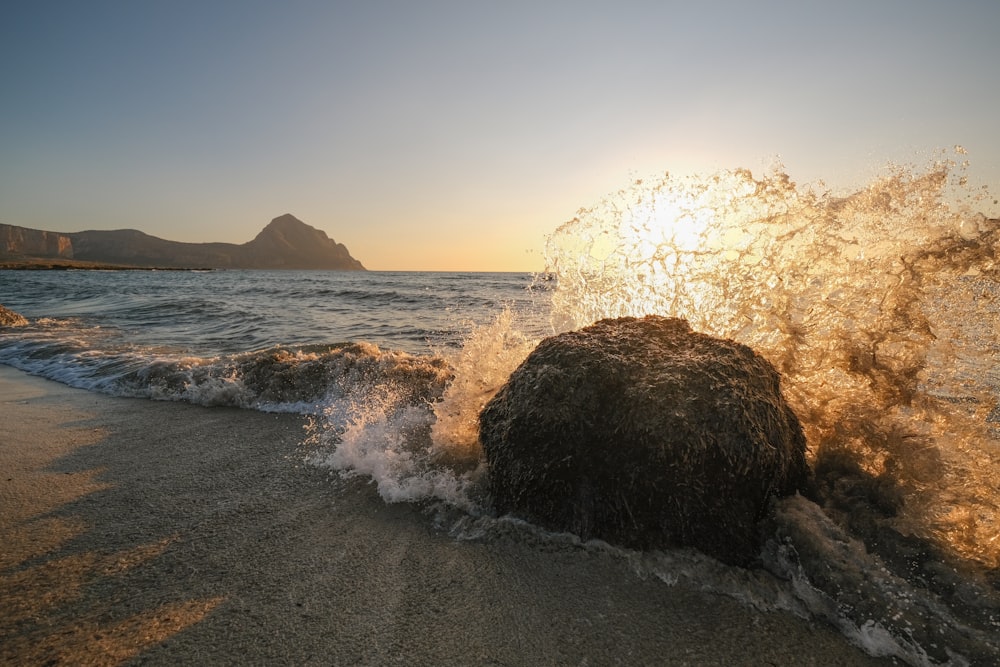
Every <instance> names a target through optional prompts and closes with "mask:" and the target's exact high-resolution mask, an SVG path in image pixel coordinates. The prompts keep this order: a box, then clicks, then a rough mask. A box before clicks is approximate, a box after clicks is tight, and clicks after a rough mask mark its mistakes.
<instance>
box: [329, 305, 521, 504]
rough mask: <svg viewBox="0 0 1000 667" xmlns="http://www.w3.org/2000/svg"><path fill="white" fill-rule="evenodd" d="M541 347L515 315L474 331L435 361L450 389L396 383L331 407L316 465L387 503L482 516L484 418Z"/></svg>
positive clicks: (498, 317)
mask: <svg viewBox="0 0 1000 667" xmlns="http://www.w3.org/2000/svg"><path fill="white" fill-rule="evenodd" d="M537 342H538V341H537V340H532V339H530V338H528V337H527V336H525V335H524V334H523V333H521V331H520V329H519V328H518V326H517V316H516V314H515V313H514V311H513V310H511V309H509V308H504V309H503V310H502V311H501V312H500V313H499V314H497V315H496V317H495V318H494V319H493V320H492V321H491V322H488V323H486V324H483V325H478V326H476V325H471V324H470V325H469V333H468V335H467V336H466V338H465V340H464V342H463V344H462V346H461V347H460V348H459V349H457V350H446V351H442V352H439V356H438V357H436V359H438V360H439V361H441V362H442V364H443V365H446V366H447V368H449V369H451V370H450V373H449V379H448V382H447V386H443V385H441V384H439V383H438V382H435V383H432V384H426V381H424V380H421V381H420V382H419V383H417V384H418V385H419V390H417V391H415V388H414V386H411V385H413V384H414V383H412V382H411V383H407V382H404V381H403V380H402V378H395V379H393V380H392V381H389V382H381V381H380V382H375V383H368V384H369V385H370V386H369V387H368V388H367V390H365V391H360V392H358V391H357V390H356V389H355V394H356V395H355V397H354V398H353V399H352V400H351V401H349V402H347V403H346V404H345V403H344V402H343V401H340V400H333V401H331V402H330V403H329V406H328V408H327V412H326V414H325V415H324V417H325V421H324V422H316V421H315V420H314V422H313V424H312V426H311V429H310V430H311V431H312V433H313V436H312V437H313V439H314V440H315V441H316V443H317V444H318V445H320V450H319V452H318V453H317V454H316V455H314V456H313V457H312V458H313V462H314V463H317V464H319V465H323V466H329V467H332V468H334V469H336V470H340V471H341V472H342V474H344V475H347V476H353V475H364V476H368V477H370V478H371V479H372V481H373V482H374V483H375V484H376V485H377V487H378V491H379V494H380V495H381V496H382V498H383V499H384V500H386V501H387V502H400V501H422V500H428V499H431V500H443V501H445V502H447V503H449V504H450V505H453V506H455V507H458V508H461V509H464V510H466V511H469V512H473V513H475V512H478V510H479V504H478V502H477V498H478V495H479V494H478V492H477V488H478V487H477V484H478V482H479V480H480V478H481V477H482V472H483V468H482V462H481V451H480V447H479V426H478V419H479V412H480V411H481V410H482V408H483V406H484V405H485V404H486V402H487V401H489V399H490V398H491V397H492V396H493V395H494V394H495V393H496V392H497V390H499V388H500V387H501V385H503V383H504V382H505V381H506V380H507V377H508V376H509V375H510V374H511V372H513V370H514V369H515V368H516V367H517V365H518V364H519V363H520V362H521V361H522V360H523V359H524V358H525V357H526V356H527V355H528V353H529V352H530V351H531V350H532V349H533V348H534V347H535V345H536V344H537ZM437 379H438V378H435V380H437ZM360 384H362V383H359V382H358V381H357V380H354V382H353V383H352V386H353V387H357V386H359V385H360ZM334 398H337V397H334ZM338 424H339V425H340V426H339V427H338V426H337V425H338ZM331 425H334V428H330V426H331ZM330 443H333V444H334V445H335V446H334V448H333V450H332V452H327V451H326V450H325V445H327V444H330Z"/></svg>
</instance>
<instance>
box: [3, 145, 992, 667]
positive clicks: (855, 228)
mask: <svg viewBox="0 0 1000 667" xmlns="http://www.w3.org/2000/svg"><path fill="white" fill-rule="evenodd" d="M962 153H963V152H962V150H961V149H960V148H956V151H955V153H954V155H952V154H951V153H949V154H947V155H945V154H942V155H941V156H939V157H938V158H937V159H934V160H932V161H930V162H929V163H928V164H924V165H920V166H892V165H890V166H889V167H887V168H886V169H885V170H883V172H882V173H880V174H879V175H878V176H876V177H874V178H872V179H871V180H870V181H869V182H867V183H865V184H864V185H863V186H862V187H859V188H857V189H855V190H854V191H849V192H832V191H830V190H829V189H827V188H826V187H825V186H824V185H823V184H822V183H811V184H805V185H802V184H797V183H795V182H794V181H793V180H792V179H791V178H790V177H789V176H788V175H787V174H785V173H784V171H783V170H782V169H781V167H780V166H779V167H774V168H772V169H771V170H770V171H768V172H767V173H764V174H754V173H752V172H751V171H749V170H747V169H730V170H720V171H718V172H715V173H712V174H708V175H685V176H677V175H673V174H670V173H661V174H657V175H655V176H653V177H651V178H646V179H633V180H631V181H630V182H628V183H627V184H626V185H625V186H624V187H622V188H621V189H620V190H618V191H615V192H612V193H610V194H608V195H607V196H606V197H605V198H603V199H601V200H599V201H598V202H597V203H594V204H591V205H590V206H588V207H585V208H581V209H580V210H579V211H577V212H576V214H575V215H574V216H573V217H572V218H571V219H570V220H568V221H565V222H563V223H562V224H555V225H553V229H552V232H551V234H550V235H549V236H548V238H547V242H546V246H545V248H544V257H545V265H546V266H545V270H544V271H542V272H539V273H534V274H529V273H484V272H444V273H435V272H392V271H354V272H336V271H232V270H218V271H152V270H151V271H146V270H142V271H137V270H129V271H124V270H123V271H98V270H58V271H57V270H48V271H14V270H6V271H0V304H2V305H4V306H6V307H7V308H9V309H11V310H13V311H15V312H17V313H20V314H21V315H23V316H24V317H25V318H27V320H28V323H27V325H25V326H17V327H6V328H0V363H3V364H6V365H9V366H12V367H14V368H18V369H21V370H23V371H25V372H26V373H30V374H32V375H37V376H41V377H45V378H49V379H51V380H55V381H57V382H61V383H65V384H67V385H70V386H73V387H78V388H82V389H85V390H89V391H93V392H100V393H103V394H109V395H114V396H127V397H134V398H137V399H146V400H165V401H183V402H188V403H193V404H197V405H204V406H235V407H238V408H242V409H246V410H258V411H269V412H292V413H299V414H302V415H304V416H305V417H306V422H307V427H306V428H305V429H304V431H303V435H302V438H303V452H304V453H303V457H304V459H305V460H306V461H307V462H308V464H310V465H315V466H319V467H323V468H327V469H330V470H331V471H333V472H334V473H335V474H337V475H342V476H362V477H365V478H368V479H370V480H371V482H372V483H373V484H374V485H375V486H376V488H377V489H378V493H379V494H380V495H381V497H382V498H383V499H384V500H385V502H390V503H395V502H406V503H417V504H420V505H422V506H425V507H427V508H429V512H431V513H432V514H433V516H434V519H433V520H434V521H435V522H436V524H437V525H438V526H440V527H441V528H442V529H443V530H447V531H449V533H450V534H451V535H452V536H453V537H454V539H456V540H500V539H529V538H528V537H526V536H530V540H531V543H532V544H536V543H538V540H540V539H541V540H553V541H558V542H560V543H563V544H566V543H569V544H573V545H575V548H579V549H598V550H601V551H602V552H605V553H614V554H616V556H617V557H620V558H622V559H623V560H625V561H627V562H628V563H630V564H631V566H632V567H633V569H634V571H635V573H636V576H639V577H643V578H646V579H648V580H649V585H681V584H683V585H689V586H695V587H697V588H698V589H699V590H706V591H711V592H715V593H718V594H721V595H726V596H729V597H732V598H734V599H737V600H739V601H741V602H743V603H744V604H746V605H747V606H748V607H750V608H753V609H755V610H759V611H761V612H762V613H763V612H766V611H772V610H783V611H787V612H791V613H794V614H796V615H799V616H801V617H804V618H810V619H816V620H818V621H820V622H824V623H830V624H832V625H834V626H835V627H837V628H839V629H840V630H841V632H843V634H844V636H845V637H846V638H847V640H849V641H850V642H852V643H854V644H856V645H858V646H859V647H861V648H862V649H863V650H865V651H867V652H868V653H870V654H872V655H876V656H892V657H895V658H896V659H898V660H899V661H901V662H903V663H905V664H911V665H933V664H955V665H963V664H972V665H978V664H984V665H985V664H1000V409H998V407H997V406H998V396H1000V390H998V388H1000V365H998V363H997V362H998V355H1000V264H998V260H1000V221H998V220H996V219H992V218H990V217H987V216H986V215H984V214H983V213H982V211H983V210H984V207H987V206H988V205H989V204H990V202H992V203H993V204H994V205H995V201H994V200H992V199H991V195H990V193H988V192H986V191H985V190H983V189H975V188H972V187H971V186H970V185H969V182H968V179H967V177H966V176H965V173H964V172H965V168H966V167H967V163H965V162H963V161H962V159H963V158H962ZM646 314H658V315H669V316H675V317H683V318H685V319H687V320H688V321H689V323H690V324H691V326H692V328H694V329H695V330H697V331H702V332H704V333H708V334H712V335H716V336H719V337H724V338H731V339H734V340H737V341H740V342H742V343H745V344H746V345H749V346H750V347H752V348H753V349H754V350H756V351H757V352H758V353H759V354H761V355H762V356H764V357H765V358H766V359H768V360H769V361H770V362H771V363H772V364H773V365H774V367H775V368H776V369H777V370H778V371H779V372H780V374H781V378H782V379H781V382H782V391H783V393H784V395H785V398H786V400H787V401H788V402H789V404H790V405H791V406H792V408H793V409H794V411H795V412H796V414H797V415H798V417H799V419H800V421H801V422H802V426H803V430H804V432H805V434H806V438H807V441H808V447H809V452H808V457H809V461H810V464H811V466H812V468H813V470H814V472H815V475H816V482H817V492H816V497H815V498H812V499H808V500H807V499H804V498H801V497H795V498H792V499H787V500H786V501H784V504H783V505H781V506H780V507H779V508H778V509H777V510H776V511H777V513H778V515H779V517H780V518H781V521H783V522H784V525H786V526H788V525H794V527H795V529H794V530H792V531H784V532H781V533H775V534H774V535H772V536H771V537H770V538H769V539H767V540H766V541H765V545H764V547H763V549H762V552H761V554H760V557H759V559H757V561H756V562H755V563H754V564H753V565H752V566H750V567H747V568H741V567H732V566H727V565H724V564H722V563H719V562H717V561H714V560H713V559H711V558H709V557H707V556H703V555H701V554H698V553H697V552H693V551H691V550H685V549H677V550H674V551H670V550H667V551H662V550H658V551H650V552H639V551H634V550H628V549H624V548H620V547H615V546H613V545H608V544H604V543H601V542H598V541H585V540H581V539H579V538H578V537H576V536H573V535H567V534H554V533H550V532H546V531H544V530H542V529H540V528H538V527H536V526H532V525H530V524H528V523H526V522H524V521H521V520H519V519H517V518H516V517H504V516H496V515H495V514H494V513H492V512H491V511H490V508H489V501H488V495H487V494H486V492H485V491H484V486H485V484H484V481H483V480H484V478H485V477H486V476H487V475H488V474H489V471H488V466H487V465H486V464H485V462H484V461H483V456H482V452H481V449H480V447H479V443H478V430H477V429H478V421H477V418H478V414H479V411H480V410H481V409H482V407H483V406H484V405H485V404H486V402H487V401H489V399H490V398H491V397H492V396H493V395H494V394H495V393H496V392H497V390H498V389H499V388H500V387H501V386H502V385H503V384H504V382H505V381H506V380H507V378H508V377H509V376H510V374H511V372H512V371H513V370H514V369H515V368H517V366H518V365H519V364H520V363H521V362H522V361H523V360H524V358H525V357H526V356H527V355H528V354H529V353H530V351H531V350H532V349H533V348H534V347H535V346H536V345H537V344H538V342H539V341H540V340H542V339H543V338H545V337H547V336H551V335H555V334H557V333H560V332H563V331H567V330H571V329H575V328H579V327H582V326H585V325H587V324H590V323H592V322H594V321H597V320H599V319H602V318H607V317H622V316H642V315H646ZM429 520H430V519H429ZM779 523H780V522H779ZM518 536H521V537H518ZM795 536H797V537H795Z"/></svg>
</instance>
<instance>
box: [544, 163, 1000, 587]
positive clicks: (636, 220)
mask: <svg viewBox="0 0 1000 667" xmlns="http://www.w3.org/2000/svg"><path fill="white" fill-rule="evenodd" d="M959 152H961V151H960V150H959ZM965 166H966V165H965V164H962V165H957V164H956V163H955V162H954V161H952V160H949V159H941V160H939V161H937V162H935V163H933V164H932V165H930V166H929V167H928V168H926V169H925V170H923V171H918V170H914V169H906V168H901V167H892V168H890V169H889V171H888V174H887V175H885V176H884V177H882V178H879V179H878V180H876V181H874V182H873V183H872V184H871V185H869V186H868V187H866V188H865V189H863V190H861V191H859V192H856V193H854V194H852V195H849V196H843V197H836V196H833V195H831V194H830V193H829V192H825V191H823V190H821V189H820V188H819V187H799V186H797V185H796V184H795V183H793V182H792V181H791V180H790V179H789V177H788V176H787V175H785V174H784V173H782V172H781V171H780V169H775V170H773V171H772V172H771V173H769V174H767V175H765V176H763V177H761V178H756V177H754V176H753V175H752V174H751V173H750V172H749V171H747V170H742V169H739V170H734V171H723V172H719V173H716V174H713V175H711V176H708V177H696V176H692V177H683V178H677V177H673V176H670V175H669V174H667V175H664V176H662V177H660V178H657V179H653V180H651V181H645V180H644V181H636V182H634V183H633V184H632V185H631V186H630V187H628V188H626V189H624V190H621V191H619V192H618V193H616V194H614V195H612V196H610V197H608V198H607V199H605V200H604V201H602V202H601V203H600V204H598V205H597V206H595V207H593V208H591V209H587V210H581V211H580V212H579V213H578V215H577V216H576V217H575V218H574V219H573V220H571V221H569V222H567V223H566V224H564V225H563V226H561V227H560V228H559V229H557V230H556V232H555V233H554V234H553V235H552V236H551V237H550V238H549V241H548V245H547V248H546V258H547V261H548V268H549V270H551V271H553V272H555V273H556V274H557V275H558V287H557V289H556V291H555V293H554V294H553V322H554V326H555V328H556V329H557V330H565V329H571V328H577V327H580V326H584V325H587V324H589V323H591V322H593V321H596V320H598V319H601V318H604V317H620V316H642V315H646V314H659V315H668V316H675V317H683V318H685V319H687V320H688V321H689V322H690V323H691V325H692V327H693V328H694V329H696V330H699V331H702V332H705V333H710V334H713V335H717V336H722V337H727V338H732V339H735V340H737V341H740V342H742V343H745V344H747V345H749V346H751V347H753V348H754V349H756V350H757V351H758V352H760V353H761V354H763V355H764V356H765V357H766V358H768V359H769V360H770V361H771V362H772V363H773V364H774V365H775V367H776V368H778V369H779V370H780V371H781V373H782V375H783V380H782V383H783V388H784V391H785V394H786V397H787V398H788V400H789V401H790V402H791V404H792V405H793V407H794V409H795V410H796V412H797V414H798V415H799V417H800V419H801V420H802V422H803V427H804V429H805V431H806V435H807V438H808V441H809V446H810V450H811V451H810V456H811V459H812V462H813V465H814V468H815V469H816V473H817V482H818V484H819V487H820V492H821V495H823V496H824V498H825V500H826V503H827V505H828V507H829V508H830V509H831V511H834V512H837V511H839V512H841V513H842V515H843V516H844V517H845V520H847V521H852V520H853V521H854V523H855V524H858V525H854V526H852V527H853V528H857V529H861V530H860V532H862V533H864V532H865V530H867V531H868V532H870V533H872V534H874V533H877V532H879V531H884V530H886V529H891V531H894V533H895V534H899V535H912V536H916V537H918V538H920V539H922V540H927V541H928V542H929V543H931V544H933V545H936V547H938V548H940V549H942V550H943V551H945V552H947V553H949V554H952V555H955V556H958V557H960V558H962V559H966V560H970V561H974V562H978V563H979V564H981V565H984V566H986V567H992V568H996V567H998V566H1000V539H998V538H997V535H998V534H1000V513H998V511H997V510H998V503H1000V499H998V492H997V489H998V487H1000V439H998V433H997V430H996V429H995V428H991V426H995V424H993V423H991V422H993V421H996V415H997V412H996V395H997V386H998V379H1000V378H998V377H997V374H996V370H995V369H996V368H997V364H996V356H997V353H998V351H1000V335H998V329H997V326H996V324H997V322H998V315H1000V312H998V305H1000V300H998V295H1000V288H998V283H997V278H998V269H997V263H996V262H997V253H998V250H1000V245H998V239H1000V221H997V220H989V219H987V218H985V217H984V216H983V215H982V214H980V213H977V212H975V209H976V207H977V206H978V205H979V204H980V203H981V199H982V196H983V194H980V195H979V196H977V195H976V194H975V193H971V192H970V191H969V190H968V186H967V181H966V179H965V177H964V176H963V173H962V172H963V170H964V168H965ZM861 496H863V497H864V501H865V504H866V506H870V507H872V508H874V509H872V510H871V511H868V512H866V513H863V514H864V516H863V518H859V515H858V514H857V513H856V512H855V510H856V509H857V503H856V502H855V501H856V500H857V499H858V498H859V497H861ZM864 522H867V525H866V526H861V525H860V524H861V523H864Z"/></svg>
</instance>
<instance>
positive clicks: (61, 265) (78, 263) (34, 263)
mask: <svg viewBox="0 0 1000 667" xmlns="http://www.w3.org/2000/svg"><path fill="white" fill-rule="evenodd" d="M215 270H216V269H212V268H207V267H206V268H202V269H199V268H188V267H177V266H135V265H131V264H105V263H102V262H86V261H83V260H73V259H39V258H31V257H27V258H24V259H5V260H0V271H215Z"/></svg>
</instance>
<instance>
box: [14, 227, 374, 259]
mask: <svg viewBox="0 0 1000 667" xmlns="http://www.w3.org/2000/svg"><path fill="white" fill-rule="evenodd" d="M0 258H6V259H36V260H52V259H64V260H69V259H72V260H75V261H81V262H93V263H100V264H120V265H127V266H140V267H162V268H211V269H332V270H355V271H363V270H364V266H362V265H361V262H359V261H358V260H356V259H354V258H353V257H351V254H350V252H348V250H347V248H346V247H345V246H344V245H343V244H342V243H337V242H336V241H334V240H333V239H331V238H330V237H328V236H327V235H326V233H325V232H323V231H321V230H319V229H316V228H314V227H310V226H309V225H307V224H305V223H304V222H302V221H301V220H299V219H297V218H296V217H295V216H293V215H290V214H285V215H282V216H280V217H277V218H275V219H274V220H272V221H271V222H270V224H268V225H267V227H265V228H264V229H263V230H262V231H261V232H260V234H258V235H257V237H256V238H255V239H254V240H252V241H250V242H248V243H244V244H242V245H237V244H234V243H180V242H177V241H166V240H164V239H160V238H157V237H155V236H150V235H149V234H145V233H143V232H140V231H137V230H134V229H122V230H115V231H84V232H72V233H69V234H57V233H55V232H45V231H40V230H34V229H26V228H23V227H14V226H11V225H0Z"/></svg>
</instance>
